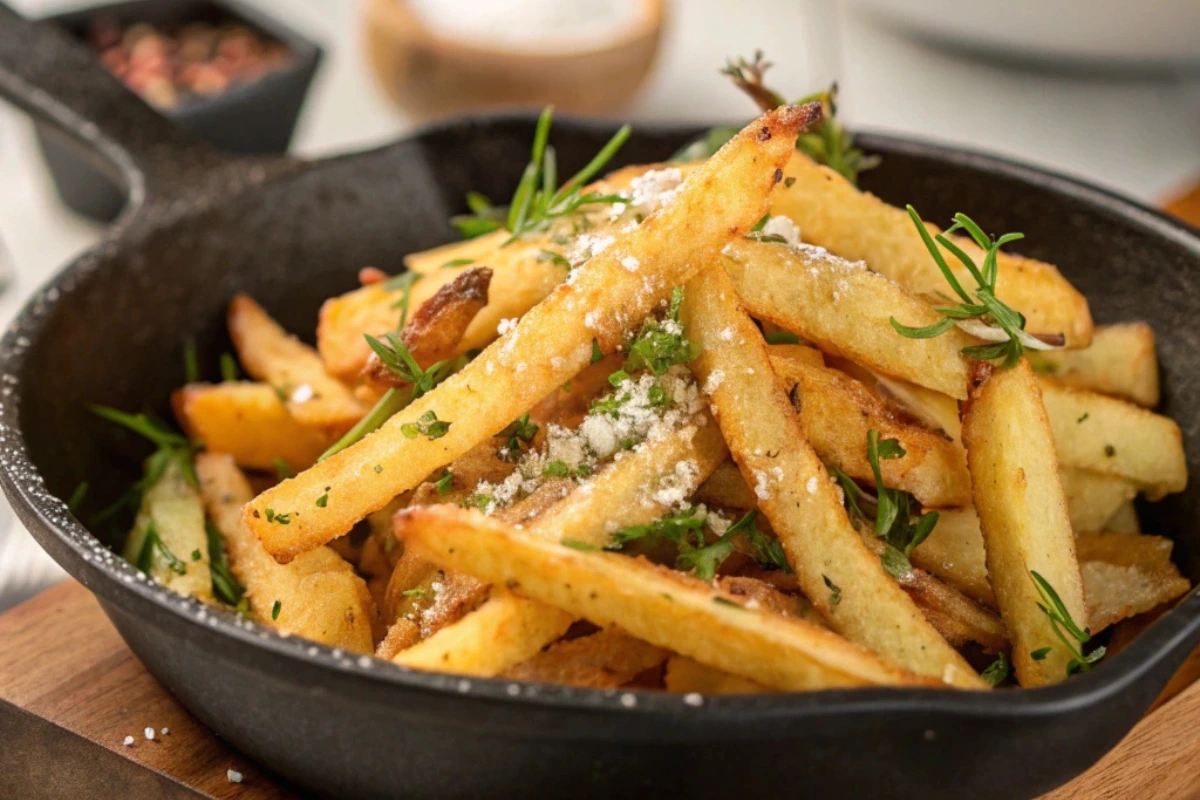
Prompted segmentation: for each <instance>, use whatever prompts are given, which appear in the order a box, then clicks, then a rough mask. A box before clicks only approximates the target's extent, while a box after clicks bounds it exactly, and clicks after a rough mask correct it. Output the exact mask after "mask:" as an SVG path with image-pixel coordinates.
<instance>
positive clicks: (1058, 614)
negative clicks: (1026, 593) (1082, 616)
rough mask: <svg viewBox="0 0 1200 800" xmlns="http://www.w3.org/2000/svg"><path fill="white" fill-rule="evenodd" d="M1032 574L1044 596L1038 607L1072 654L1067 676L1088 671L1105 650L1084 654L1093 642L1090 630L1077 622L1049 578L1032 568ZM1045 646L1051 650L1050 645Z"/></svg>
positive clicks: (1030, 575) (1101, 648)
mask: <svg viewBox="0 0 1200 800" xmlns="http://www.w3.org/2000/svg"><path fill="white" fill-rule="evenodd" d="M1029 577H1030V578H1032V579H1033V584H1034V586H1036V587H1037V592H1038V596H1039V597H1040V598H1041V602H1040V603H1038V608H1040V609H1041V610H1042V613H1043V614H1045V615H1046V618H1047V619H1049V620H1050V626H1051V628H1053V629H1054V635H1055V636H1056V637H1058V640H1059V641H1060V642H1062V645H1063V647H1065V648H1067V652H1069V653H1070V654H1071V656H1072V658H1071V660H1070V662H1068V663H1067V675H1068V676H1070V675H1074V674H1076V673H1078V672H1087V671H1088V670H1089V669H1091V668H1092V665H1093V664H1095V663H1096V662H1098V661H1099V660H1100V659H1102V658H1104V652H1105V649H1104V648H1103V647H1097V648H1096V649H1095V650H1093V651H1092V652H1090V653H1088V654H1087V655H1084V654H1083V648H1082V646H1083V645H1085V644H1087V643H1088V642H1089V641H1091V638H1092V636H1091V632H1090V631H1088V630H1087V629H1086V628H1080V627H1079V626H1078V625H1076V624H1075V620H1073V619H1072V618H1071V612H1070V611H1068V610H1067V606H1066V605H1065V604H1064V603H1063V601H1062V598H1061V597H1059V594H1058V592H1057V591H1055V589H1054V587H1053V586H1051V585H1050V582H1049V581H1047V580H1046V579H1045V578H1043V577H1042V576H1041V575H1039V574H1038V573H1037V572H1033V571H1030V573H1029ZM1068 637H1070V638H1068ZM1072 640H1074V641H1072ZM1043 649H1044V650H1046V651H1049V649H1050V648H1048V647H1047V648H1043ZM1039 652H1040V651H1039ZM1030 655H1031V656H1032V655H1033V654H1032V653H1031V654H1030ZM1043 658H1045V656H1043ZM1038 660H1040V659H1038Z"/></svg>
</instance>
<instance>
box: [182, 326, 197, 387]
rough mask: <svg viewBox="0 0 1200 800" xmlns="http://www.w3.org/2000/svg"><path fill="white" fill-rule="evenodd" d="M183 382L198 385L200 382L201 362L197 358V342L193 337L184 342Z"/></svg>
mask: <svg viewBox="0 0 1200 800" xmlns="http://www.w3.org/2000/svg"><path fill="white" fill-rule="evenodd" d="M183 380H184V382H185V383H197V382H198V381H199V380H200V360H199V359H198V358H197V357H196V340H195V339H193V338H192V337H191V336H189V337H187V338H186V339H184V340H183Z"/></svg>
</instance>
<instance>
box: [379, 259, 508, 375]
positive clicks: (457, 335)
mask: <svg viewBox="0 0 1200 800" xmlns="http://www.w3.org/2000/svg"><path fill="white" fill-rule="evenodd" d="M491 280H492V271H491V270H490V269H488V268H487V267H474V268H472V269H468V270H467V271H466V272H463V273H462V274H460V275H459V276H458V277H456V278H455V279H454V280H452V281H450V282H449V283H447V284H446V285H445V286H443V287H442V288H440V289H438V291H437V293H436V294H434V295H433V297H431V298H429V299H428V300H426V301H425V302H424V303H422V304H421V306H420V307H419V308H418V309H417V310H416V312H415V313H413V314H411V315H410V316H409V319H408V323H407V324H406V325H405V326H404V331H403V333H402V334H401V338H402V339H403V340H404V344H405V346H406V347H408V352H409V353H410V354H411V355H412V357H413V359H415V360H416V362H417V363H418V364H419V365H421V367H422V368H428V367H429V366H431V365H432V364H435V363H437V362H438V361H442V360H443V359H447V358H450V357H451V356H453V355H454V354H455V353H456V352H457V351H458V344H459V342H461V341H462V338H463V336H464V335H465V334H466V331H467V327H468V326H469V325H470V324H471V321H472V320H473V319H475V317H476V315H477V314H479V312H480V310H481V309H482V308H483V307H484V306H485V305H487V301H488V284H489V283H491ZM362 377H363V380H365V381H367V382H368V383H372V384H375V385H377V386H384V387H387V386H407V385H408V381H405V380H404V379H402V378H401V377H400V376H398V375H397V374H396V373H395V372H392V371H391V370H390V369H388V367H387V366H386V365H385V364H384V363H383V361H382V360H381V359H380V358H379V355H378V354H377V353H371V356H370V358H368V359H367V365H366V366H365V367H363V373H362Z"/></svg>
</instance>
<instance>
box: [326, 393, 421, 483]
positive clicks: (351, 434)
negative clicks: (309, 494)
mask: <svg viewBox="0 0 1200 800" xmlns="http://www.w3.org/2000/svg"><path fill="white" fill-rule="evenodd" d="M411 400H412V389H411V388H409V389H396V388H392V389H388V390H387V391H386V392H384V393H383V396H382V397H380V398H379V400H378V401H377V402H376V403H375V405H374V406H373V407H372V408H371V410H370V411H368V412H367V414H366V416H364V417H363V418H362V419H360V420H359V421H358V422H357V423H355V425H354V427H352V428H351V429H350V430H348V431H347V432H346V435H345V436H343V437H342V438H341V439H338V440H337V441H336V442H334V444H333V446H331V447H330V448H329V449H328V450H326V451H325V452H324V453H322V454H321V456H320V458H318V459H317V461H318V462H320V461H324V460H325V459H327V458H329V457H330V456H332V455H333V454H334V453H339V452H341V451H342V450H345V449H346V448H347V447H349V446H350V445H352V444H354V443H355V442H357V441H359V440H360V439H362V438H363V437H364V436H366V435H367V434H368V433H371V432H373V431H376V430H378V429H379V428H381V427H383V423H385V422H387V421H388V420H389V419H391V418H392V417H394V416H395V415H396V414H398V413H399V412H400V411H401V410H403V409H404V408H405V407H406V406H407V405H408V404H409V402H411ZM375 471H376V472H381V471H382V470H378V469H377V470H375Z"/></svg>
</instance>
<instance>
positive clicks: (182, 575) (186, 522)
mask: <svg viewBox="0 0 1200 800" xmlns="http://www.w3.org/2000/svg"><path fill="white" fill-rule="evenodd" d="M122 555H123V556H124V558H125V560H126V561H128V562H129V563H130V564H133V565H134V566H136V567H138V568H140V569H142V570H144V571H145V572H146V574H147V575H149V576H150V577H151V578H154V579H155V580H156V581H158V582H159V583H161V584H163V585H164V586H166V587H167V588H169V589H171V590H173V591H176V592H179V593H180V594H182V595H191V596H192V597H195V598H196V599H198V600H203V601H204V602H206V603H211V602H212V600H213V593H212V572H211V571H210V567H209V558H208V536H207V534H206V533H205V530H204V507H203V505H202V504H201V502H200V495H199V493H197V491H196V487H194V486H193V485H192V484H191V483H190V482H189V481H188V479H187V477H186V476H185V474H184V471H183V468H182V467H181V466H180V463H179V461H178V459H175V458H171V459H168V460H167V464H166V468H165V469H164V470H163V473H162V477H160V478H159V479H158V480H157V481H155V482H154V484H153V485H152V486H151V487H150V488H148V489H147V490H146V492H145V494H144V495H142V504H141V506H140V507H139V508H138V513H137V517H136V518H135V519H134V523H133V530H131V531H130V532H129V537H128V538H127V539H126V540H125V549H124V551H123V552H122Z"/></svg>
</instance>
